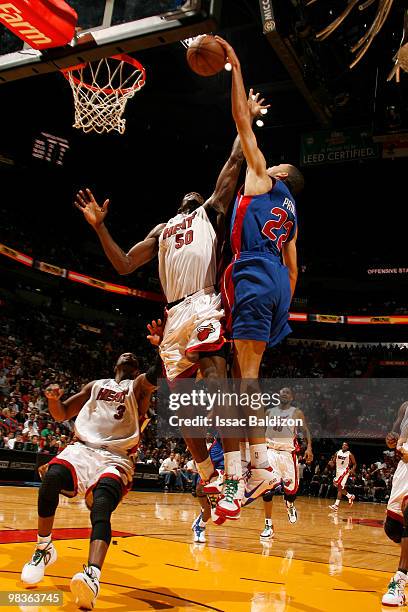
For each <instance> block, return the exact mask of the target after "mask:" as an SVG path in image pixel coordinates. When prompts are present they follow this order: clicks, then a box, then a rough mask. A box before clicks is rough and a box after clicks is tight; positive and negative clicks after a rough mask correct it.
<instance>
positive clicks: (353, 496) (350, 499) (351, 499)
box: [348, 495, 356, 506]
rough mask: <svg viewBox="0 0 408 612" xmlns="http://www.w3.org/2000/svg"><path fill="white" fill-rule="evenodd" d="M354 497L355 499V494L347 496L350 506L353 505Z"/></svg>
mask: <svg viewBox="0 0 408 612" xmlns="http://www.w3.org/2000/svg"><path fill="white" fill-rule="evenodd" d="M355 499H356V496H355V495H350V497H349V498H348V500H349V504H350V506H352V505H353V503H354V500H355Z"/></svg>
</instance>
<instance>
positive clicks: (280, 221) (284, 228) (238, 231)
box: [231, 180, 297, 257]
mask: <svg viewBox="0 0 408 612" xmlns="http://www.w3.org/2000/svg"><path fill="white" fill-rule="evenodd" d="M296 226H297V221H296V206H295V201H294V199H293V197H292V194H291V193H290V191H289V189H288V188H287V186H286V185H285V183H284V182H283V181H280V180H277V181H276V182H275V183H274V185H273V187H272V189H271V190H270V191H269V192H268V193H264V194H261V195H256V196H242V195H240V194H238V196H237V199H236V202H235V207H234V212H233V215H232V223H231V227H232V231H231V246H232V250H233V253H234V255H235V256H239V254H240V253H241V252H252V253H256V252H260V253H270V254H272V255H276V256H278V257H279V256H280V254H281V251H282V247H283V245H284V243H285V242H288V241H290V240H292V238H293V237H294V235H295V233H296Z"/></svg>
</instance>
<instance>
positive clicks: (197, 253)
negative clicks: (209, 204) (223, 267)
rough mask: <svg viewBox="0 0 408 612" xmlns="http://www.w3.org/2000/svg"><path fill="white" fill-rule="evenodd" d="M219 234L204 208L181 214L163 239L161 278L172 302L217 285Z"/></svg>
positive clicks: (169, 300) (164, 232)
mask: <svg viewBox="0 0 408 612" xmlns="http://www.w3.org/2000/svg"><path fill="white" fill-rule="evenodd" d="M216 253H217V235H216V233H215V230H214V228H213V226H212V224H211V221H210V219H209V218H208V215H207V213H206V211H205V208H204V207H203V206H200V207H199V208H197V210H195V211H194V212H192V213H188V214H186V213H179V214H178V215H176V216H175V217H173V219H170V221H169V222H168V223H167V225H166V227H165V228H164V230H163V232H162V233H161V236H160V238H159V276H160V282H161V285H162V288H163V291H164V294H165V296H166V299H167V301H168V302H175V301H177V300H180V299H181V298H184V297H186V296H187V295H192V294H193V293H196V292H197V291H199V290H200V289H206V288H207V287H212V286H214V285H215V284H216V275H217V258H216Z"/></svg>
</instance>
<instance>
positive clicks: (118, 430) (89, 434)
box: [75, 378, 140, 456]
mask: <svg viewBox="0 0 408 612" xmlns="http://www.w3.org/2000/svg"><path fill="white" fill-rule="evenodd" d="M133 386H134V380H122V381H121V382H120V383H117V382H116V381H115V380H114V379H113V378H107V379H103V380H97V381H95V383H94V385H93V387H92V391H91V397H90V398H89V400H88V401H87V402H86V404H84V405H83V407H82V408H81V410H80V412H79V414H78V416H77V418H76V421H75V434H76V435H77V437H78V438H79V440H81V442H84V443H85V444H86V445H87V446H90V447H92V448H99V449H102V450H108V451H110V452H112V453H115V454H119V455H126V456H127V455H128V454H129V452H128V451H130V450H131V449H134V448H135V447H136V446H137V444H138V442H139V436H140V432H139V413H138V408H137V401H136V398H135V395H134V390H133Z"/></svg>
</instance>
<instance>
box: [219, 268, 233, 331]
mask: <svg viewBox="0 0 408 612" xmlns="http://www.w3.org/2000/svg"><path fill="white" fill-rule="evenodd" d="M233 265H234V263H233V262H232V263H230V264H229V265H228V266H227V268H226V269H225V272H224V274H223V277H222V281H221V297H222V303H223V306H224V312H225V325H226V329H227V332H228V334H231V333H232V308H233V306H234V299H235V291H234V285H233V282H232V270H233Z"/></svg>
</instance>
